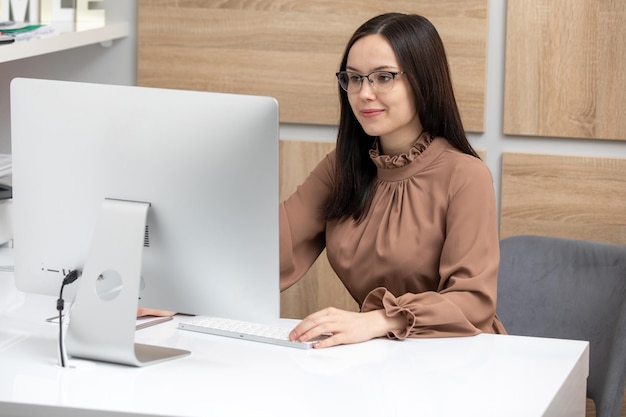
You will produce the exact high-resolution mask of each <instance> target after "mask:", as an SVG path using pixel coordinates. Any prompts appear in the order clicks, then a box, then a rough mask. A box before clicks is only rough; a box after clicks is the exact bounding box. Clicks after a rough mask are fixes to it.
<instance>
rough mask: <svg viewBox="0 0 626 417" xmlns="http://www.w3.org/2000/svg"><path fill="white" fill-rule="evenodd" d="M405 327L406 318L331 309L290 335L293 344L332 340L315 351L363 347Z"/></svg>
mask: <svg viewBox="0 0 626 417" xmlns="http://www.w3.org/2000/svg"><path fill="white" fill-rule="evenodd" d="M405 327H406V319H405V318H404V316H396V317H387V315H386V314H385V311H384V310H375V311H369V312H366V313H356V312H352V311H345V310H339V309H337V308H333V307H328V308H325V309H323V310H320V311H318V312H316V313H313V314H311V315H309V316H307V317H305V318H304V319H303V320H302V321H301V322H300V323H299V324H298V325H297V326H296V327H294V329H293V330H292V331H291V333H290V334H289V338H290V339H291V340H297V341H300V342H306V341H309V340H312V339H315V338H317V337H319V336H322V335H324V334H331V336H330V337H328V338H325V339H322V340H320V341H317V342H315V343H314V345H313V347H314V348H325V347H330V346H335V345H343V344H350V343H360V342H365V341H366V340H370V339H374V338H376V337H381V336H386V335H387V333H389V332H390V331H393V330H402V329H404V328H405Z"/></svg>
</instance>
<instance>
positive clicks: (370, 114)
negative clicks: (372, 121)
mask: <svg viewBox="0 0 626 417" xmlns="http://www.w3.org/2000/svg"><path fill="white" fill-rule="evenodd" d="M382 113H383V110H380V109H364V110H361V114H362V115H363V117H366V118H371V117H376V116H378V115H380V114H382Z"/></svg>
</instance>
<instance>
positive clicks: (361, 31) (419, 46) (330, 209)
mask: <svg viewBox="0 0 626 417" xmlns="http://www.w3.org/2000/svg"><path fill="white" fill-rule="evenodd" d="M373 34H379V35H382V36H384V37H385V38H386V39H387V40H388V41H389V43H390V44H391V47H392V48H393V50H394V52H395V54H396V57H397V58H398V62H399V64H400V68H401V69H402V71H404V72H405V76H406V77H407V79H408V81H409V85H410V87H411V90H412V91H413V95H414V99H415V105H416V107H417V113H418V116H419V119H420V121H421V123H422V127H423V128H424V131H425V132H428V133H430V135H432V136H441V137H443V138H445V139H447V140H448V141H449V142H450V143H451V144H452V145H453V146H454V147H455V148H457V149H459V150H460V151H461V152H464V153H466V154H469V155H473V156H475V157H477V158H478V155H477V154H476V151H475V150H474V149H473V148H472V146H471V145H470V143H469V141H468V140H467V137H466V136H465V130H464V129H463V123H462V122H461V116H460V114H459V109H458V107H457V104H456V100H455V98H454V92H453V88H452V81H451V79H450V69H449V66H448V60H447V58H446V52H445V49H444V46H443V42H442V41H441V38H440V37H439V34H438V33H437V30H436V29H435V27H434V26H433V24H432V23H431V22H430V21H429V20H428V19H426V18H425V17H422V16H419V15H415V14H402V13H386V14H382V15H379V16H376V17H374V18H372V19H370V20H368V21H367V22H365V23H364V24H363V25H361V27H359V28H358V29H357V30H356V32H354V34H353V35H352V38H350V41H349V42H348V44H347V45H346V49H345V51H344V54H343V58H342V60H341V67H340V71H345V69H346V64H347V61H348V53H349V52H350V49H351V48H352V46H353V45H354V43H355V42H356V41H358V40H359V39H361V38H362V37H364V36H367V35H373ZM337 88H338V90H339V101H340V106H341V113H340V120H339V130H338V135H337V146H336V156H337V160H336V166H335V170H336V182H335V185H334V188H333V192H332V195H331V196H330V198H329V199H328V201H327V202H326V204H325V206H324V207H323V215H324V217H325V218H326V219H327V220H333V219H344V218H350V217H351V218H353V219H354V220H357V221H359V220H362V219H363V217H364V216H365V214H366V213H367V211H368V209H369V207H370V205H371V201H372V197H373V186H374V182H375V180H376V166H375V165H374V163H373V162H372V160H371V159H370V157H369V151H370V149H371V147H372V144H373V142H374V140H375V138H374V137H372V136H369V135H368V134H367V133H365V131H364V130H363V128H362V127H361V125H360V124H359V122H358V121H357V119H356V117H355V116H354V113H353V112H352V109H351V107H350V103H349V102H348V94H347V93H346V92H345V91H344V90H343V89H342V88H341V87H339V86H338V87H337ZM415 133H416V136H417V135H418V134H419V133H420V132H415Z"/></svg>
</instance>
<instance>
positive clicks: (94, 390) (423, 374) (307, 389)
mask: <svg viewBox="0 0 626 417" xmlns="http://www.w3.org/2000/svg"><path fill="white" fill-rule="evenodd" d="M54 306H55V300H54V299H53V298H46V297H39V296H27V297H26V301H25V302H24V303H23V305H22V306H21V307H18V308H14V309H13V310H12V311H10V312H9V313H5V314H3V315H2V316H0V415H2V416H12V417H17V416H40V415H41V416H46V417H54V416H63V417H72V416H81V417H85V416H86V417H89V416H118V417H119V416H137V415H142V416H143V415H150V416H208V415H216V416H217V415H219V416H271V417H276V416H281V415H290V416H291V415H293V416H298V417H304V416H315V417H320V416H325V415H328V416H381V415H385V416H406V415H421V416H429V417H431V416H454V417H459V416H464V417H471V416H476V417H478V416H480V417H486V416H494V417H502V416H507V417H516V416H519V417H534V416H580V417H583V416H584V413H585V398H584V397H585V387H586V378H587V375H588V361H589V351H588V344H587V342H579V341H567V340H555V339H540V338H528V337H516V336H498V335H486V334H485V335H479V336H475V337H466V338H447V339H429V340H406V341H403V342H398V341H390V340H372V341H370V342H366V343H362V344H358V345H350V346H340V347H335V348H331V349H326V350H312V351H303V350H299V349H293V348H286V347H279V346H271V345H265V344H261V343H255V342H247V341H239V340H234V339H228V338H221V337H215V336H209V335H205V334H196V333H191V332H186V331H180V330H177V329H176V323H175V322H173V321H170V322H168V323H165V324H160V325H157V326H154V327H151V328H147V329H143V330H139V331H138V332H137V341H138V342H141V343H150V344H161V345H167V346H172V347H177V348H183V349H190V350H191V351H192V354H191V355H190V356H188V357H186V358H182V359H176V360H173V361H169V362H165V363H161V364H156V365H151V366H148V367H144V368H133V367H126V366H121V365H112V364H106V363H98V362H90V361H84V360H73V359H72V360H71V363H73V364H74V365H75V366H76V367H75V368H61V367H59V366H58V365H57V350H56V343H57V328H58V327H57V326H56V325H52V324H48V323H45V322H44V319H45V318H46V317H49V316H52V315H54V314H55V310H54Z"/></svg>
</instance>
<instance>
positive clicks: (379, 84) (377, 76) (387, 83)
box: [369, 72, 394, 93]
mask: <svg viewBox="0 0 626 417" xmlns="http://www.w3.org/2000/svg"><path fill="white" fill-rule="evenodd" d="M369 78H370V79H371V80H372V82H373V83H374V87H375V88H376V90H377V91H379V92H381V93H382V92H385V91H389V90H391V87H393V79H394V74H392V73H390V72H374V73H372V74H370V77H369Z"/></svg>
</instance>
